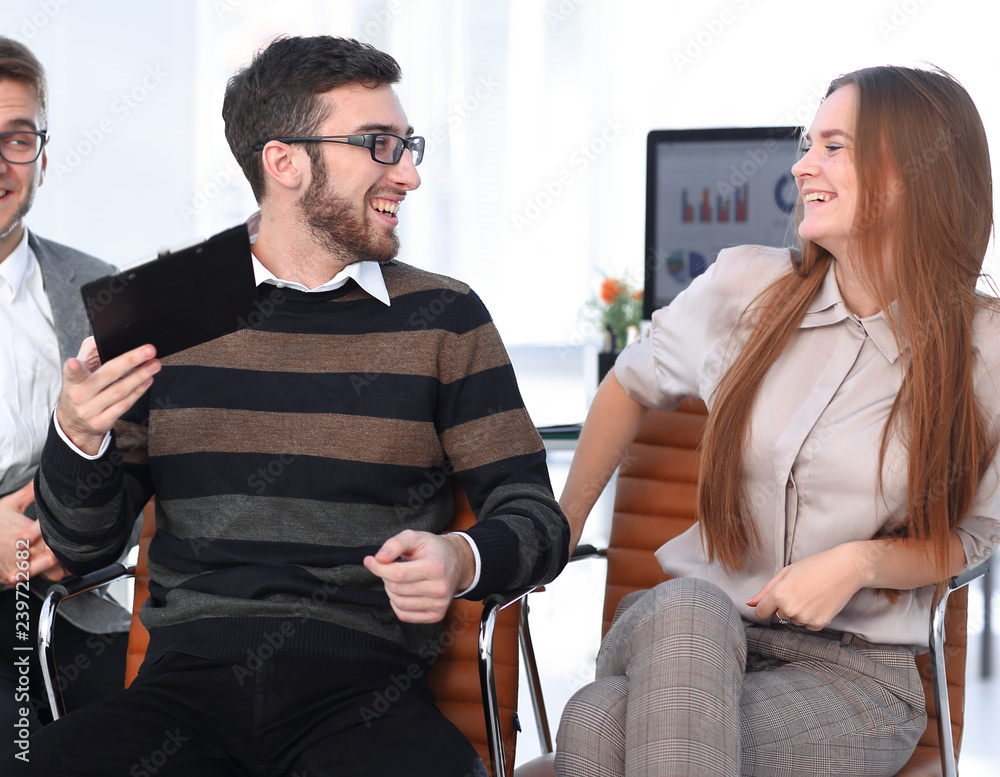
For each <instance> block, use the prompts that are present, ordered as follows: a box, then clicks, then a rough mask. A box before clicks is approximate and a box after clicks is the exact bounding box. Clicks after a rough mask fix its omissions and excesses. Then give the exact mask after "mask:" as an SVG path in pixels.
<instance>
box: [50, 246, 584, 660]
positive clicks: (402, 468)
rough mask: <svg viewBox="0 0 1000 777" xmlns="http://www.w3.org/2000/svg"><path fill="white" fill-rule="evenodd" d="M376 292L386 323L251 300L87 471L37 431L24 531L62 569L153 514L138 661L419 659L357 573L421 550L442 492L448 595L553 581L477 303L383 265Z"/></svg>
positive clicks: (343, 302) (339, 308) (532, 480)
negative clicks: (470, 564)
mask: <svg viewBox="0 0 1000 777" xmlns="http://www.w3.org/2000/svg"><path fill="white" fill-rule="evenodd" d="M383 274H384V277H385V282H386V287H387V289H388V291H389V295H390V298H391V301H392V304H391V306H389V307H386V306H385V305H384V304H383V303H381V302H379V301H378V300H375V299H373V298H372V297H370V296H369V295H368V294H367V293H366V292H364V291H363V290H361V289H360V288H359V287H358V286H357V285H356V284H355V283H354V282H353V281H350V282H348V284H347V285H346V286H344V287H343V288H341V289H337V290H335V291H329V292H318V293H313V294H306V293H302V292H298V291H295V290H291V289H278V288H277V287H274V286H270V285H266V284H265V285H262V286H261V287H260V288H259V289H258V295H259V300H258V310H257V311H256V312H255V313H254V314H253V315H251V316H249V317H248V319H247V323H248V324H249V326H248V327H247V328H245V329H242V330H240V331H239V332H236V333H235V334H232V335H228V336H226V337H222V338H219V339H217V340H213V341H211V342H209V343H206V344H204V345H201V346H198V347H195V348H191V349H189V350H187V351H183V352H181V353H178V354H175V355H173V356H170V357H167V358H165V359H164V360H163V370H162V371H161V372H160V374H158V375H157V377H156V379H155V380H154V383H153V386H152V387H151V389H150V390H149V392H148V393H147V394H146V396H145V397H143V399H142V400H141V401H140V402H139V403H138V404H137V405H136V406H135V407H133V408H132V410H131V411H129V413H128V414H127V415H126V416H125V417H124V418H123V419H122V420H121V421H120V422H119V423H118V425H117V426H116V429H115V442H114V443H113V444H112V445H111V446H110V448H109V450H108V451H107V452H106V454H105V455H104V456H102V457H101V458H100V459H98V460H97V461H94V462H91V461H87V460H85V459H83V458H82V457H80V456H78V455H76V454H75V453H74V452H72V451H71V450H70V449H69V448H67V447H66V445H65V444H64V443H63V442H62V441H61V439H60V438H59V437H58V435H57V434H56V433H55V431H54V430H51V431H50V434H49V439H48V441H47V443H46V447H45V451H44V453H43V458H42V464H41V467H40V470H39V480H38V483H37V487H38V493H39V498H38V502H39V508H40V509H39V512H40V514H41V520H42V522H43V529H44V534H45V537H46V540H47V542H48V543H49V545H50V546H51V547H52V548H53V550H54V551H55V553H56V555H57V556H58V557H59V558H60V560H61V561H62V562H63V563H64V564H65V565H66V566H67V567H68V568H69V569H70V570H71V571H74V572H77V573H82V572H87V571H90V570H93V569H96V568H99V567H101V566H102V565H105V564H107V563H110V562H112V561H114V560H115V558H117V556H118V554H119V553H120V552H121V549H122V547H123V545H124V543H125V540H126V539H127V537H128V534H129V531H130V529H131V523H132V518H134V516H135V515H136V513H137V512H138V511H139V510H140V509H141V507H142V505H143V504H145V502H146V501H147V500H148V499H149V497H150V496H152V495H153V494H154V493H155V495H156V520H157V532H156V535H155V537H154V539H153V542H152V544H151V546H150V550H149V569H150V586H149V588H150V596H149V599H148V600H147V602H146V603H145V605H144V606H143V610H142V615H141V617H142V621H143V623H144V625H145V626H146V627H147V628H148V629H149V631H150V650H149V653H148V655H147V661H149V660H151V659H153V658H155V656H157V655H159V654H162V653H163V652H164V651H166V650H168V649H172V650H179V651H182V652H187V653H191V654H194V655H202V656H206V657H224V658H229V657H240V656H243V655H245V654H247V651H248V650H249V651H252V650H253V649H254V648H256V647H259V646H261V645H263V644H265V643H268V642H272V643H273V642H275V641H279V640H278V639H277V637H276V636H275V635H279V634H280V635H281V638H280V642H281V643H282V649H283V650H285V651H287V652H289V653H290V654H293V655H321V656H330V657H337V658H345V659H352V658H375V659H384V660H388V661H396V660H399V661H408V660H412V654H413V653H418V654H422V653H424V652H425V650H426V648H427V645H429V644H433V643H434V640H435V639H436V638H437V637H438V636H439V627H438V626H426V625H414V624H404V623H401V622H400V621H399V620H398V619H397V618H396V617H395V615H394V613H393V612H392V610H391V608H390V607H389V603H388V597H387V596H386V594H385V591H384V589H383V586H382V582H381V580H379V579H378V578H376V577H375V576H374V575H372V574H371V573H369V572H368V571H367V570H366V569H365V568H364V567H363V566H362V563H361V562H362V559H363V558H364V556H366V555H368V554H371V553H373V552H374V551H375V550H376V549H377V548H378V547H379V546H380V545H381V544H382V543H383V542H384V541H385V540H386V539H387V538H389V537H391V536H393V535H395V534H397V533H398V532H399V531H401V530H403V529H404V528H412V529H418V530H424V531H431V532H440V531H442V530H443V529H444V528H445V526H447V524H448V523H449V521H450V518H451V514H452V491H451V481H452V477H457V478H458V480H459V482H460V483H461V485H462V486H463V487H464V489H465V491H466V493H467V494H468V497H469V500H470V502H471V504H472V506H473V508H474V509H475V511H476V515H477V519H478V520H477V523H476V525H475V526H473V527H472V528H471V529H470V530H469V531H468V534H469V535H470V536H471V537H472V538H473V539H474V540H475V542H476V545H477V547H478V549H479V552H480V555H481V558H482V574H481V578H480V580H479V583H478V584H477V586H476V588H475V589H474V590H473V591H471V592H469V594H468V597H469V598H482V597H483V596H486V595H488V594H489V593H492V592H496V591H502V590H506V589H511V588H517V587H521V586H526V585H534V584H539V583H544V582H547V581H549V580H552V579H553V578H554V577H555V576H556V574H558V572H559V571H560V570H561V569H562V567H563V566H564V564H565V563H566V556H567V550H566V549H567V545H568V527H567V523H566V520H565V518H564V517H563V515H562V513H561V512H560V510H559V507H558V504H557V503H556V502H555V500H554V499H553V496H552V492H551V487H550V485H549V480H548V473H547V470H546V466H545V452H544V449H543V448H542V444H541V440H540V439H539V437H538V434H537V432H536V431H535V429H534V426H533V425H532V423H531V420H530V419H529V417H528V414H527V412H526V411H525V409H524V405H523V402H522V400H521V396H520V393H519V391H518V389H517V384H516V382H515V378H514V373H513V370H512V368H511V366H510V362H509V359H508V357H507V354H506V351H505V349H504V347H503V344H502V343H501V340H500V337H499V334H498V333H497V331H496V328H495V327H494V325H493V323H492V321H491V319H490V316H489V313H488V312H487V310H486V308H485V306H484V305H483V304H482V302H481V301H480V299H479V298H478V297H477V296H476V294H475V293H474V292H473V291H472V290H471V289H469V287H468V286H466V285H465V284H462V283H459V282H457V281H454V280H452V279H449V278H445V277H443V276H438V275H434V274H431V273H427V272H424V271H421V270H418V269H415V268H413V267H410V266H408V265H405V264H402V263H399V262H392V263H390V264H388V265H385V266H384V267H383ZM401 648H402V651H401V650H400V649H401ZM403 651H405V652H403Z"/></svg>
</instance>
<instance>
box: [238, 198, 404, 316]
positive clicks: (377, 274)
mask: <svg viewBox="0 0 1000 777" xmlns="http://www.w3.org/2000/svg"><path fill="white" fill-rule="evenodd" d="M259 228H260V211H257V212H256V213H255V214H253V215H252V216H251V217H250V218H249V219H247V229H248V230H249V231H250V243H251V244H253V243H254V242H255V241H256V240H257V231H258V230H259ZM251 260H252V262H253V277H254V282H255V283H256V284H257V285H258V286H260V284H262V283H270V284H272V285H274V286H277V287H278V288H279V289H280V288H289V289H297V290H298V291H304V292H309V293H313V292H318V291H331V290H332V289H339V288H340V287H341V286H343V285H344V284H345V283H347V281H349V280H351V279H354V281H355V282H356V283H357V284H358V286H360V287H361V288H362V289H364V291H366V292H367V293H368V294H370V295H371V296H373V297H374V298H375V299H377V300H378V301H379V302H381V303H382V304H383V305H385V306H386V307H389V305H390V300H389V290H388V289H387V288H386V287H385V278H384V277H383V276H382V266H381V265H380V264H379V263H378V262H372V261H366V262H354V263H353V264H349V265H347V267H345V268H344V269H343V270H341V271H340V272H339V273H337V274H336V275H334V276H333V277H332V278H331V279H330V280H328V281H327V282H326V283H322V284H320V285H319V286H317V287H316V288H315V289H310V288H307V287H306V286H304V285H303V284H301V283H298V282H297V281H287V280H284V279H283V278H278V277H277V276H275V274H274V273H272V272H271V271H270V270H268V269H267V268H266V267H265V266H264V265H263V264H262V263H261V261H260V260H259V259H258V258H257V257H256V256H254V255H253V254H252V253H251Z"/></svg>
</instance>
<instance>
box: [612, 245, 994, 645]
mask: <svg viewBox="0 0 1000 777" xmlns="http://www.w3.org/2000/svg"><path fill="white" fill-rule="evenodd" d="M790 268H791V264H790V261H789V257H788V252H787V251H785V250H778V249H773V248H761V247H759V246H741V247H739V248H732V249H727V250H725V251H722V252H721V253H720V254H719V258H718V260H717V261H716V262H715V264H713V265H712V266H711V267H709V269H708V271H707V272H706V273H705V274H704V275H702V276H701V277H699V278H698V279H696V280H695V281H694V283H692V284H691V286H690V288H689V289H687V290H686V291H685V292H683V293H682V294H681V295H679V296H678V297H677V299H675V300H674V301H673V302H672V303H671V304H670V305H669V306H668V307H666V308H663V309H661V310H658V311H656V313H654V314H653V322H652V327H651V328H650V329H649V330H648V331H647V332H646V333H645V334H644V335H643V336H642V337H641V338H639V339H638V340H637V341H636V342H635V343H633V344H632V345H631V346H630V347H628V348H627V349H625V351H623V352H622V354H621V355H620V356H619V357H618V361H617V362H616V364H615V374H616V376H617V377H618V380H619V382H620V383H621V384H622V386H623V387H624V389H625V391H626V392H627V393H628V395H629V396H630V397H632V399H634V400H636V401H637V402H639V403H641V404H643V405H645V406H647V407H651V408H659V409H662V410H670V409H673V408H674V407H676V406H677V404H678V403H679V402H680V401H681V400H682V399H683V398H684V397H686V396H697V397H700V398H702V399H704V400H705V401H706V402H707V404H708V405H709V407H711V405H712V395H713V393H714V391H715V388H716V387H717V385H718V383H719V379H720V377H721V375H722V374H723V373H724V371H725V368H726V365H727V364H728V363H730V362H731V359H732V355H733V351H734V350H735V349H736V348H738V343H736V342H734V339H735V336H734V331H735V330H736V325H737V322H738V320H739V318H740V315H741V313H742V312H743V311H744V310H745V309H746V307H747V306H748V305H749V304H750V303H751V302H752V301H753V300H754V298H755V297H756V296H757V295H758V294H759V293H760V292H761V291H763V290H764V289H765V288H766V287H767V286H768V285H769V284H770V283H771V282H772V281H774V280H775V279H776V278H778V277H779V276H781V275H783V274H785V273H787V272H789V271H790ZM973 346H974V348H975V350H976V360H975V363H974V376H973V377H974V381H975V391H976V395H977V397H978V398H979V400H980V401H981V402H982V403H983V405H984V407H985V408H986V410H987V413H988V414H989V417H990V418H991V419H992V420H993V432H994V433H1000V391H998V384H1000V315H998V314H997V313H995V312H991V311H987V310H981V311H980V312H979V313H978V314H977V317H976V319H975V324H974V331H973ZM899 357H900V354H899V348H898V347H897V345H896V341H895V338H894V337H893V336H892V332H891V331H890V329H889V325H888V322H887V321H886V320H885V318H884V316H883V315H882V314H881V313H879V314H877V315H875V316H872V317H870V318H864V319H859V318H858V317H857V316H855V315H854V314H852V313H851V312H850V311H849V310H848V309H847V306H846V305H845V304H844V300H843V298H842V297H841V295H840V290H839V289H838V287H837V281H836V278H835V276H834V271H833V266H832V265H831V267H830V270H829V272H828V274H827V276H826V278H825V279H824V281H823V285H822V287H821V289H820V291H819V293H818V295H817V298H816V299H815V300H814V301H813V303H812V305H811V306H810V307H809V310H808V311H807V312H806V315H805V317H804V319H803V321H802V323H801V325H800V327H799V332H798V334H797V335H796V336H795V337H794V338H793V339H792V341H791V343H790V344H789V346H788V348H787V349H786V351H785V353H783V354H782V355H781V356H780V357H779V358H778V360H777V362H776V363H775V365H774V367H772V369H771V371H770V372H769V374H768V375H767V377H766V378H765V380H764V383H763V386H762V388H761V392H760V394H759V396H758V398H757V401H756V404H755V406H754V409H753V413H752V416H751V432H750V437H751V439H750V443H749V445H750V450H749V455H747V456H746V457H745V462H744V466H745V477H746V479H747V484H748V489H747V491H748V493H749V495H750V501H751V505H750V510H751V513H752V515H753V519H754V521H755V522H756V524H757V533H758V536H759V537H760V538H761V543H762V548H761V550H760V552H759V553H758V555H756V556H754V557H753V558H752V559H750V561H749V563H748V565H747V567H746V568H745V569H744V570H743V571H742V572H740V573H738V574H736V575H733V576H730V575H728V574H726V573H725V571H724V570H723V569H722V568H721V567H720V566H719V565H718V564H716V563H712V564H710V563H708V561H707V560H706V559H705V555H704V553H703V549H702V543H701V538H700V535H699V532H698V527H697V526H695V527H693V528H692V529H690V530H689V531H687V532H685V533H684V534H682V535H681V536H679V537H677V538H675V539H674V540H671V541H670V542H668V543H666V544H665V545H664V546H663V547H661V548H660V549H659V550H658V551H657V553H656V557H657V559H658V560H659V562H660V564H661V565H662V567H663V569H664V570H665V571H666V572H667V573H668V574H669V575H672V576H675V577H676V576H685V577H699V578H703V579H706V580H710V581H712V582H713V583H716V584H717V585H719V586H720V587H721V588H722V589H723V590H725V591H726V592H727V593H728V594H729V595H730V596H731V597H732V600H733V602H734V604H735V605H736V607H737V609H738V610H739V612H740V615H741V616H742V617H743V618H745V619H747V620H751V621H758V622H759V619H758V618H757V617H756V615H755V613H754V610H753V608H751V607H748V606H747V605H746V601H747V599H749V598H750V597H751V596H753V595H754V594H756V593H757V592H758V591H759V590H760V589H761V588H762V587H763V586H764V584H765V583H767V582H768V581H769V580H770V579H771V578H772V577H774V575H775V574H777V572H778V571H779V570H780V569H781V568H782V567H784V566H786V565H788V564H790V563H792V562H794V561H798V560H799V559H803V558H806V557H807V556H810V555H813V554H815V553H818V552H820V551H823V550H827V549H829V548H831V547H834V546H836V545H839V544H842V543H844V542H849V541H853V540H859V539H870V538H872V537H873V536H875V535H876V534H878V533H879V532H880V531H883V530H885V529H888V528H891V527H893V526H895V525H897V524H899V523H900V522H902V521H904V520H905V511H906V466H905V462H904V461H903V452H902V451H901V450H900V446H899V445H898V444H895V443H894V444H892V445H890V448H889V450H888V451H887V455H886V464H885V472H884V473H883V481H882V486H883V488H882V490H881V492H880V491H879V490H878V488H877V485H878V480H877V476H876V468H877V465H878V454H879V445H880V443H881V438H882V432H883V429H884V427H885V422H886V419H887V417H888V413H889V410H890V408H891V407H892V402H893V399H894V398H895V396H896V394H897V392H898V390H899V387H900V382H901V377H902V365H901V360H900V358H899ZM997 485H998V474H997V462H996V461H994V463H993V466H992V467H991V469H990V470H989V471H988V473H987V475H986V477H985V478H984V480H983V482H982V483H981V484H980V487H979V491H978V494H977V498H976V502H975V504H974V505H973V507H972V510H971V511H970V513H969V515H967V516H966V517H965V519H964V520H963V521H962V524H961V526H960V528H959V534H960V535H961V538H962V543H963V545H964V547H965V553H966V560H967V564H968V565H969V566H975V565H976V564H978V563H979V562H981V561H983V560H984V559H985V558H987V557H988V556H989V555H990V554H991V553H993V551H994V550H995V549H996V547H997V545H998V544H1000V489H998V487H997ZM932 595H933V586H925V587H923V588H919V589H916V590H913V591H907V592H902V593H901V595H900V597H899V599H898V600H897V601H896V602H895V603H891V602H889V600H888V599H887V598H886V597H885V596H884V595H878V594H876V593H875V592H873V591H871V590H869V589H862V590H861V591H859V592H858V593H857V594H856V595H855V596H854V597H853V598H852V599H851V600H850V602H848V604H847V606H846V607H845V608H844V609H843V610H842V611H841V612H840V614H839V615H837V617H836V618H834V620H833V622H832V623H831V624H830V628H831V629H834V630H836V631H846V632H851V633H853V634H856V635H858V636H860V637H863V638H864V639H868V640H871V641H873V642H878V643H885V644H904V645H912V646H915V647H926V645H927V644H928V625H927V623H928V621H927V619H928V612H929V608H930V603H931V598H932Z"/></svg>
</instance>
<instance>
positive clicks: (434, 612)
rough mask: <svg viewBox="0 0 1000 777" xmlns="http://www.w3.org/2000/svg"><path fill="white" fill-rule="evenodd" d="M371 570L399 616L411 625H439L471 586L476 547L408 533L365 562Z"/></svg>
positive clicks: (454, 539) (444, 537)
mask: <svg viewBox="0 0 1000 777" xmlns="http://www.w3.org/2000/svg"><path fill="white" fill-rule="evenodd" d="M365 567H366V568H367V569H368V571H370V572H372V573H373V574H375V575H378V576H379V577H380V578H382V579H383V580H384V581H385V590H386V593H387V594H389V602H390V603H391V604H392V609H393V611H394V612H395V613H396V616H397V617H398V618H399V619H400V620H401V621H404V622H407V623H437V622H438V621H440V620H441V619H443V618H444V615H445V612H446V611H447V610H448V606H449V605H450V604H451V602H452V599H454V597H455V593H456V592H458V591H463V590H465V589H466V588H468V587H469V586H470V585H472V581H473V579H474V578H475V575H476V561H475V557H474V556H473V554H472V548H471V547H469V543H468V542H466V541H465V540H464V539H463V538H461V537H457V536H455V535H450V534H445V535H437V534H430V533H428V532H422V531H413V530H411V529H407V530H406V531H404V532H400V533H399V534H397V535H396V536H395V537H392V538H390V539H388V540H386V542H385V544H384V545H383V546H382V547H381V548H379V550H378V552H377V553H376V554H375V555H374V556H368V557H367V558H365Z"/></svg>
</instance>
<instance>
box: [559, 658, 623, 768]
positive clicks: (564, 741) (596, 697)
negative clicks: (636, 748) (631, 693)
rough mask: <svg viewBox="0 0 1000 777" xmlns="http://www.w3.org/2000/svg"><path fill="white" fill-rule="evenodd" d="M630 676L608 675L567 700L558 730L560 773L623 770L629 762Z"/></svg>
mask: <svg viewBox="0 0 1000 777" xmlns="http://www.w3.org/2000/svg"><path fill="white" fill-rule="evenodd" d="M627 706H628V678H627V677H604V678H601V679H600V680H598V681H596V682H593V683H590V684H589V685H586V686H584V687H583V688H581V689H580V690H579V691H577V692H576V693H575V694H574V695H573V697H572V698H571V699H570V700H569V702H567V704H566V707H565V708H564V709H563V714H562V718H561V720H560V721H559V731H558V733H557V734H556V773H557V774H581V773H589V772H588V766H589V768H596V769H597V771H595V772H594V773H599V774H604V775H611V774H620V773H621V769H622V768H623V765H624V762H625V715H626V708H627Z"/></svg>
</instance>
